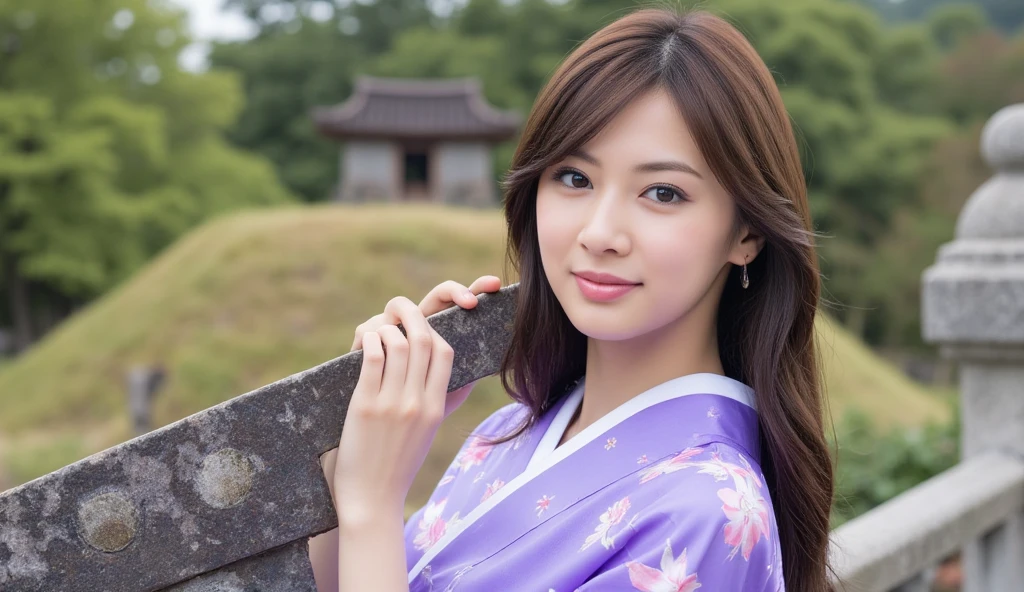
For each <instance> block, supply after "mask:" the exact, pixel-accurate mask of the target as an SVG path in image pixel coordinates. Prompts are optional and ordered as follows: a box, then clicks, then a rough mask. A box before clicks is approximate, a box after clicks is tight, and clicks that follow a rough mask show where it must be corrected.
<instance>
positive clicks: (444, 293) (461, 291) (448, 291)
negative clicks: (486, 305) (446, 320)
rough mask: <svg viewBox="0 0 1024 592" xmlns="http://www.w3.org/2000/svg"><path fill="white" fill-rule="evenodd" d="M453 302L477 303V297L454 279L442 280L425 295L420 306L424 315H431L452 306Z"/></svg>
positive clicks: (462, 303) (460, 303)
mask: <svg viewBox="0 0 1024 592" xmlns="http://www.w3.org/2000/svg"><path fill="white" fill-rule="evenodd" d="M453 304H459V305H461V306H466V305H475V304H476V298H475V297H473V293H472V292H471V291H470V290H469V288H467V287H466V286H464V285H462V284H460V283H459V282H456V281H454V280H448V281H446V282H441V283H440V284H438V285H437V286H436V287H435V288H434V289H433V290H431V291H430V292H428V293H427V295H426V296H424V297H423V300H421V301H420V304H419V307H420V310H421V311H423V316H425V317H429V316H430V315H432V314H436V313H439V312H441V311H442V310H445V309H447V308H451V306H452V305H453Z"/></svg>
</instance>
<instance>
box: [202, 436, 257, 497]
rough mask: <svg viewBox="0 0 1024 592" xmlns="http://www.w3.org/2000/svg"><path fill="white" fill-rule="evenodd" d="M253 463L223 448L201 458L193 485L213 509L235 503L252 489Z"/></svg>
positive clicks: (233, 451) (232, 450)
mask: <svg viewBox="0 0 1024 592" xmlns="http://www.w3.org/2000/svg"><path fill="white" fill-rule="evenodd" d="M253 475H254V466H253V463H252V461H251V460H249V459H248V458H246V457H244V456H242V453H240V452H238V451H237V450H235V449H233V448H224V449H222V450H218V451H217V452H214V453H213V454H211V455H209V456H207V457H206V458H205V459H203V468H202V469H201V470H200V471H199V475H197V476H196V487H197V488H198V490H199V495H200V496H201V497H202V498H203V501H204V502H206V503H208V504H210V505H211V506H213V507H214V508H230V507H231V506H235V505H238V504H239V503H241V501H242V500H243V499H244V498H245V495H246V494H247V493H249V491H250V490H251V489H252V481H253Z"/></svg>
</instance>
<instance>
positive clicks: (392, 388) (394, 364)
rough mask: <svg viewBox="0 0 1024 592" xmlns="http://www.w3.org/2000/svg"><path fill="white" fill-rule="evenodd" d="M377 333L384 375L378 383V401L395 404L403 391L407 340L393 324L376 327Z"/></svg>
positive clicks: (406, 364)
mask: <svg viewBox="0 0 1024 592" xmlns="http://www.w3.org/2000/svg"><path fill="white" fill-rule="evenodd" d="M377 333H379V334H380V339H381V342H382V343H383V344H384V376H383V378H382V379H381V385H380V403H381V404H382V405H389V404H395V405H397V404H398V403H399V401H400V399H401V397H402V394H403V392H404V391H405V374H406V367H407V366H408V364H409V342H408V341H407V340H406V338H405V335H402V332H401V331H399V330H398V327H396V326H394V325H384V326H382V327H381V328H380V329H377Z"/></svg>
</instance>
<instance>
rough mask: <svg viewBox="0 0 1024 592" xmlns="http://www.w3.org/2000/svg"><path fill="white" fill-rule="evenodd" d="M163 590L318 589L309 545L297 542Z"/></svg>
mask: <svg viewBox="0 0 1024 592" xmlns="http://www.w3.org/2000/svg"><path fill="white" fill-rule="evenodd" d="M161 592H316V585H314V582H313V566H311V565H310V563H309V547H308V544H307V542H306V541H305V540H300V541H295V542H294V543H289V544H287V545H285V546H283V547H279V548H277V549H272V550H270V551H267V552H265V553H261V554H259V555H256V556H254V557H248V558H246V559H242V560H241V561H237V562H235V563H232V564H231V565H228V566H225V567H222V568H220V569H218V570H217V571H214V572H210V573H206V574H203V575H201V576H197V577H195V578H192V579H191V580H188V581H187V582H182V583H180V584H176V585H174V586H171V587H170V588H165V589H164V590H162V591H161Z"/></svg>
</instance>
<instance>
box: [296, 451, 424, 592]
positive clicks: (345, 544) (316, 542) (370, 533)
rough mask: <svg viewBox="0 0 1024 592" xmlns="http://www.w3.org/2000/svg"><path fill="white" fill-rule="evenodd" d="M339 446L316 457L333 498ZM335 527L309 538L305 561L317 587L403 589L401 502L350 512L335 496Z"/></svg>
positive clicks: (322, 591)
mask: <svg viewBox="0 0 1024 592" xmlns="http://www.w3.org/2000/svg"><path fill="white" fill-rule="evenodd" d="M337 457H338V449H336V448H335V449H332V450H329V451H327V452H326V453H324V455H323V456H322V457H321V465H322V467H323V471H324V477H325V478H326V479H327V487H328V488H329V489H330V491H331V499H332V500H334V499H335V497H334V478H333V477H334V467H335V464H336V462H337ZM334 509H335V512H337V513H338V528H335V529H333V530H329V531H327V532H325V533H323V534H320V535H317V536H315V537H312V538H310V539H309V561H310V563H311V564H312V565H313V578H314V579H315V580H316V589H317V592H338V591H339V590H341V591H345V590H380V591H381V592H392V591H394V592H406V591H408V590H409V583H408V579H407V572H406V561H405V519H404V511H405V509H404V507H400V508H397V509H394V511H388V510H387V509H385V508H383V507H377V508H372V509H371V510H372V511H366V512H360V513H359V514H360V515H354V514H355V512H353V511H352V510H351V509H350V510H348V511H346V512H342V511H341V508H340V507H339V505H338V503H337V501H335V504H334Z"/></svg>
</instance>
